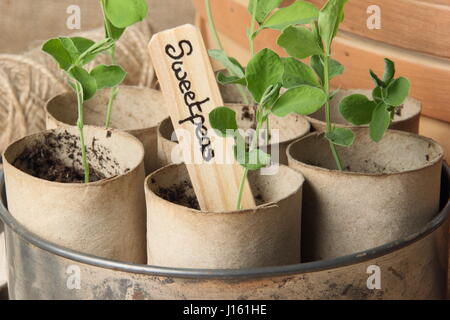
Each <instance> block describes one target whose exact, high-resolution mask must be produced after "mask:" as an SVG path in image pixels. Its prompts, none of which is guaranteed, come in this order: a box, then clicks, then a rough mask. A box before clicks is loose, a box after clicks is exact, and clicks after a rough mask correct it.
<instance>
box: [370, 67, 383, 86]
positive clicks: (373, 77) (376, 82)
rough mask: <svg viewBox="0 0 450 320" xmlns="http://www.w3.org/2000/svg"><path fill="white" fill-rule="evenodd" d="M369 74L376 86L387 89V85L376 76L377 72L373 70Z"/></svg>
mask: <svg viewBox="0 0 450 320" xmlns="http://www.w3.org/2000/svg"><path fill="white" fill-rule="evenodd" d="M369 74H370V77H371V78H372V80H373V82H374V83H375V85H376V86H378V87H382V88H385V87H386V84H385V83H384V81H383V80H381V79H380V78H379V77H378V76H377V75H376V74H375V72H373V71H372V70H369Z"/></svg>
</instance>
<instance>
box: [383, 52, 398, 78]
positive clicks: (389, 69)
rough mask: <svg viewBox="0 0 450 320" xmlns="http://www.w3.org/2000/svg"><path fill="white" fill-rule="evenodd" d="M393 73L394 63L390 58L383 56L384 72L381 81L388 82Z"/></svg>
mask: <svg viewBox="0 0 450 320" xmlns="http://www.w3.org/2000/svg"><path fill="white" fill-rule="evenodd" d="M394 75H395V64H394V62H393V61H392V60H389V59H388V58H384V74H383V79H382V80H383V82H384V83H389V82H390V81H391V80H392V79H393V78H394Z"/></svg>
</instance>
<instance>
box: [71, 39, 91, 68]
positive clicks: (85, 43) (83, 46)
mask: <svg viewBox="0 0 450 320" xmlns="http://www.w3.org/2000/svg"><path fill="white" fill-rule="evenodd" d="M70 39H71V40H72V42H73V44H74V45H75V47H76V48H77V51H78V56H79V55H81V54H82V53H83V52H85V51H87V50H88V49H89V48H90V47H92V46H93V45H94V44H95V42H94V41H92V40H90V39H86V38H82V37H73V38H70ZM77 58H78V57H77ZM94 59H95V55H90V56H87V57H86V58H85V59H83V61H82V64H83V65H85V64H86V63H89V62H91V61H92V60H94Z"/></svg>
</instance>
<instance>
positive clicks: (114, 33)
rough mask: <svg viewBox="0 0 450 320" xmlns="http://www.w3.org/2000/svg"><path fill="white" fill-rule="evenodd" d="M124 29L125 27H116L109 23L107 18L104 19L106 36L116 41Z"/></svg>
mask: <svg viewBox="0 0 450 320" xmlns="http://www.w3.org/2000/svg"><path fill="white" fill-rule="evenodd" d="M124 31H125V28H117V27H116V26H115V25H113V24H112V23H111V21H109V19H108V18H106V19H105V34H106V37H107V38H112V39H114V40H115V41H117V40H119V39H120V37H121V36H122V34H123V32H124Z"/></svg>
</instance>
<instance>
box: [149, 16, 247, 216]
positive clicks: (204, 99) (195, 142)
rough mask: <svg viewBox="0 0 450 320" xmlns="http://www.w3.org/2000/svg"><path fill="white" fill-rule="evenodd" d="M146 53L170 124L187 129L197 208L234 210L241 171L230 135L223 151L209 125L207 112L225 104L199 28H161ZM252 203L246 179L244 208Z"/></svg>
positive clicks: (187, 153) (186, 152) (186, 156)
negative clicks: (151, 63)
mask: <svg viewBox="0 0 450 320" xmlns="http://www.w3.org/2000/svg"><path fill="white" fill-rule="evenodd" d="M149 51H150V55H151V57H152V61H153V65H154V67H155V71H156V73H157V75H158V79H159V83H160V85H161V89H162V92H163V94H164V98H165V100H166V106H167V108H168V111H169V114H170V117H171V119H172V124H173V126H174V128H175V129H184V130H185V132H186V133H189V136H188V137H187V136H184V137H185V138H189V139H190V143H182V144H181V145H182V146H184V149H183V156H184V160H185V163H186V166H187V169H188V171H189V176H190V178H191V182H192V185H193V188H194V191H195V193H196V195H197V199H198V202H199V205H200V208H201V209H202V210H204V211H214V212H223V211H232V210H234V209H235V208H236V200H237V193H238V190H239V184H240V180H241V177H242V173H243V170H242V167H240V166H239V165H238V164H237V163H236V162H235V161H233V160H234V159H233V156H232V155H231V154H232V149H231V148H232V146H233V142H232V141H229V139H228V141H226V142H227V144H226V145H227V146H228V149H227V150H225V151H224V150H223V148H221V147H220V146H221V145H224V142H225V141H224V140H225V139H223V138H220V137H218V136H217V135H215V133H214V131H213V129H212V128H211V126H210V124H209V120H208V114H209V112H211V111H212V110H213V109H214V108H216V107H218V106H223V102H222V97H221V95H220V91H219V88H218V85H217V82H216V79H215V77H214V73H213V70H212V67H211V64H210V62H209V57H208V53H207V52H206V48H205V45H204V43H203V40H202V36H201V34H200V32H199V31H198V30H197V28H195V27H194V26H192V25H184V26H181V27H177V28H174V29H170V30H166V31H163V32H160V33H158V34H156V35H154V36H153V37H152V39H151V41H150V44H149ZM177 135H178V136H179V137H180V135H179V134H177ZM227 156H229V159H231V160H232V161H231V163H230V161H228V162H227V160H226V157H227ZM254 206H255V202H254V199H253V195H252V192H251V190H250V187H249V185H248V183H245V188H244V194H243V198H242V207H243V208H253V207H254Z"/></svg>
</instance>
